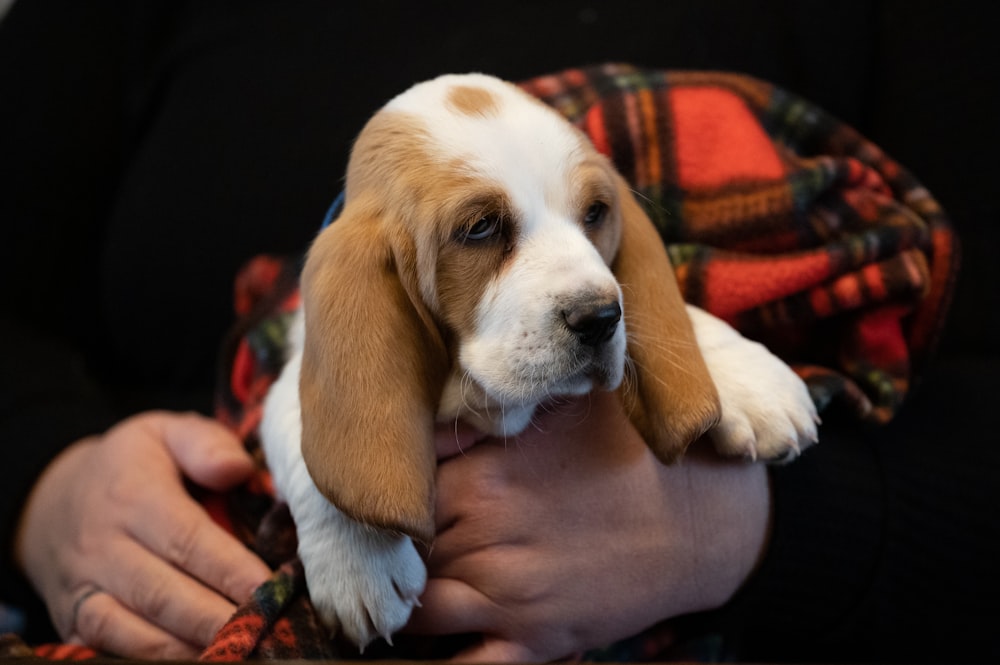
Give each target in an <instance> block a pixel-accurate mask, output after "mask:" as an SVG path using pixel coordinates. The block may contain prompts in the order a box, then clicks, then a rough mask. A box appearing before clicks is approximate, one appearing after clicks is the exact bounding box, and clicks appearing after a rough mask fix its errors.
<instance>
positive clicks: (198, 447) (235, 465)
mask: <svg viewBox="0 0 1000 665" xmlns="http://www.w3.org/2000/svg"><path fill="white" fill-rule="evenodd" d="M161 423H162V424H161V426H162V435H163V441H164V443H165V444H166V446H167V449H168V450H169V451H170V454H171V455H172V456H173V458H174V460H175V461H176V462H177V466H178V467H179V468H180V470H181V472H182V473H183V474H184V475H185V476H186V477H188V478H190V479H191V480H192V481H194V482H195V483H197V484H198V485H201V486H202V487H206V488H208V489H211V490H216V491H224V490H228V489H231V488H232V487H235V486H236V485H238V484H240V483H241V482H243V481H245V480H246V479H247V478H249V477H250V475H251V474H252V473H253V469H254V462H253V459H252V458H251V457H250V454H249V453H248V452H247V451H246V449H245V448H244V447H243V443H242V442H241V441H240V440H239V438H238V437H237V436H236V435H235V434H234V433H233V432H231V431H230V430H228V429H226V427H224V426H223V425H222V424H221V423H219V422H217V421H215V420H211V419H210V418H206V417H204V416H200V415H197V414H176V415H168V416H165V417H164V419H163V420H162V421H161Z"/></svg>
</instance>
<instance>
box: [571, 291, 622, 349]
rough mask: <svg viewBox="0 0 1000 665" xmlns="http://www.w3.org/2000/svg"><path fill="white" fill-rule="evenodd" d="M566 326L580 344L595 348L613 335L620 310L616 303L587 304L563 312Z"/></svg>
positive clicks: (619, 318) (620, 313) (620, 316)
mask: <svg viewBox="0 0 1000 665" xmlns="http://www.w3.org/2000/svg"><path fill="white" fill-rule="evenodd" d="M563 318H564V319H565V320H566V326H567V327H568V328H569V329H570V330H572V331H573V332H574V333H575V334H576V337H577V339H579V340H580V343H581V344H586V345H587V346H597V345H598V344H602V343H604V342H606V341H608V340H609V339H611V336H612V335H614V334H615V329H616V328H617V326H618V322H619V321H620V320H621V318H622V308H621V305H619V304H618V301H617V300H615V301H612V302H605V303H597V304H594V303H589V304H586V305H580V306H577V307H573V308H572V309H567V310H564V311H563Z"/></svg>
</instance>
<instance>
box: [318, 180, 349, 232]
mask: <svg viewBox="0 0 1000 665" xmlns="http://www.w3.org/2000/svg"><path fill="white" fill-rule="evenodd" d="M343 211H344V192H343V190H341V192H340V194H337V198H335V199H334V200H333V203H331V204H330V208H329V209H328V210H327V211H326V215H325V216H324V217H323V224H322V225H321V226H320V227H319V229H320V231H322V230H323V229H325V228H326V227H328V226H330V224H332V223H333V221H334V220H335V219H337V217H339V216H340V213H342V212H343Z"/></svg>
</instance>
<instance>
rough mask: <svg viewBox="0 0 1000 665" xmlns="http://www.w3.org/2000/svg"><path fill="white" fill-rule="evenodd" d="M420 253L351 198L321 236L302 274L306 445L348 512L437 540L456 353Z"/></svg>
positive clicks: (312, 464) (329, 493) (309, 462)
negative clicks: (426, 286) (437, 501)
mask: <svg viewBox="0 0 1000 665" xmlns="http://www.w3.org/2000/svg"><path fill="white" fill-rule="evenodd" d="M414 262H415V254H414V248H413V243H412V240H411V239H410V238H408V237H406V236H405V234H402V233H398V232H397V233H395V234H393V232H392V230H390V229H388V228H386V226H385V225H384V224H383V223H382V222H381V221H379V220H378V219H375V218H373V217H372V216H365V214H364V213H356V212H353V211H352V210H351V207H350V206H349V207H348V208H347V210H345V212H344V214H343V215H341V217H340V218H339V219H338V220H337V221H336V222H335V223H334V224H332V225H330V226H329V227H328V228H327V229H325V230H324V231H322V232H321V233H320V235H319V236H318V237H317V238H316V240H315V242H314V243H313V246H312V248H311V249H310V251H309V256H308V258H307V260H306V265H305V268H304V270H303V274H302V304H303V307H304V310H305V346H304V350H303V355H302V369H301V373H300V380H299V395H300V401H301V406H302V456H303V458H304V459H305V463H306V467H307V468H308V470H309V474H310V475H311V476H312V478H313V481H314V482H315V483H316V486H317V487H318V488H319V490H320V492H322V493H323V494H324V495H325V496H326V497H327V498H328V499H329V500H330V501H331V502H332V503H333V504H334V505H335V506H337V508H339V509H340V510H341V511H343V512H344V513H345V514H347V515H348V516H350V517H352V518H353V519H356V520H358V521H360V522H363V523H366V524H371V525H373V526H377V527H381V528H384V529H390V530H394V531H399V532H402V533H405V534H406V535H408V536H411V537H413V538H415V539H417V540H420V541H422V542H425V543H429V542H431V540H432V539H433V537H434V473H435V467H436V465H435V453H434V440H433V423H434V415H435V411H436V409H437V400H438V399H439V397H440V395H441V390H442V386H443V383H444V377H445V374H446V372H447V363H448V358H447V354H446V352H445V348H444V343H443V342H442V340H441V337H440V334H439V332H438V329H437V327H436V326H435V325H434V323H433V321H432V320H431V317H430V315H429V313H428V312H427V310H426V308H425V307H424V305H423V301H422V300H421V299H420V297H419V295H418V294H417V292H416V288H417V287H416V285H415V284H414V283H413V282H412V281H409V279H408V277H409V276H412V275H415V272H414V270H415V266H414V265H413V263H414ZM401 274H402V275H403V277H402V279H401Z"/></svg>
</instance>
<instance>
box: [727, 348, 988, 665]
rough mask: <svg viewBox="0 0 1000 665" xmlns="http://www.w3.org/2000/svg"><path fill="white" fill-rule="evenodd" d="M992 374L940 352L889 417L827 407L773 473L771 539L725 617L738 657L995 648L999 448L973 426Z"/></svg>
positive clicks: (854, 658) (983, 425)
mask: <svg viewBox="0 0 1000 665" xmlns="http://www.w3.org/2000/svg"><path fill="white" fill-rule="evenodd" d="M997 371H1000V363H997V362H996V359H993V360H991V361H989V362H987V363H985V364H983V363H982V362H981V361H977V362H976V363H970V362H968V361H964V360H944V361H942V362H941V363H940V364H939V365H938V366H937V367H936V369H934V370H932V371H931V372H930V374H929V375H928V377H927V381H926V383H925V384H924V385H923V386H922V387H921V388H920V389H919V390H918V391H917V393H916V394H915V395H914V396H913V397H912V399H911V401H910V403H909V404H908V405H907V406H906V407H904V409H903V411H902V413H900V415H899V416H898V418H897V419H896V420H895V421H894V422H892V423H891V424H889V425H887V426H885V427H879V428H874V427H867V426H863V425H859V424H851V423H849V422H848V421H846V420H845V419H840V418H837V417H833V416H831V417H830V418H828V420H829V421H830V422H828V423H827V424H825V425H824V426H823V427H822V428H821V435H820V436H821V438H820V444H819V445H818V446H817V447H816V448H815V449H813V450H809V451H807V452H806V453H805V454H804V455H803V456H802V458H800V459H799V460H797V461H796V462H794V463H792V464H791V465H789V466H787V467H783V468H778V469H775V470H773V471H772V483H773V485H772V486H773V490H774V505H775V516H774V527H773V533H772V542H771V545H770V549H769V551H768V554H767V556H766V558H765V561H764V563H763V565H762V566H761V569H760V570H759V571H758V572H757V573H756V575H755V576H754V577H753V578H752V579H751V581H750V583H748V585H747V586H746V588H745V589H744V590H743V591H742V592H741V593H740V594H739V595H738V597H737V598H736V599H734V601H733V602H732V603H731V605H730V607H728V608H726V610H725V613H724V616H725V618H726V622H727V625H728V630H729V636H730V638H731V639H732V640H733V647H734V648H735V649H736V652H737V653H738V655H739V657H740V658H741V659H743V660H748V661H764V660H766V661H798V662H805V661H823V662H832V661H840V662H858V661H873V662H900V661H909V662H926V661H938V662H940V661H942V660H947V661H948V662H975V661H979V662H995V661H996V660H997V658H1000V647H998V645H997V643H996V640H995V625H996V620H997V613H996V609H995V605H994V604H993V603H994V599H995V598H996V597H997V594H998V593H1000V584H998V582H997V576H996V574H995V570H994V566H995V562H996V561H998V560H1000V523H998V515H1000V513H998V508H997V506H1000V483H997V482H996V481H995V478H994V477H995V474H996V471H997V469H1000V449H998V448H997V446H995V445H992V444H989V443H988V441H987V439H989V435H988V434H984V433H986V432H989V431H990V421H991V420H992V419H991V416H990V414H991V409H992V408H993V407H992V405H991V404H990V402H991V398H990V392H989V389H988V386H987V382H986V380H985V377H986V376H988V375H992V376H996V372H997ZM977 389H981V391H978V392H977ZM945 414H947V417H943V416H944V415H945Z"/></svg>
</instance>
